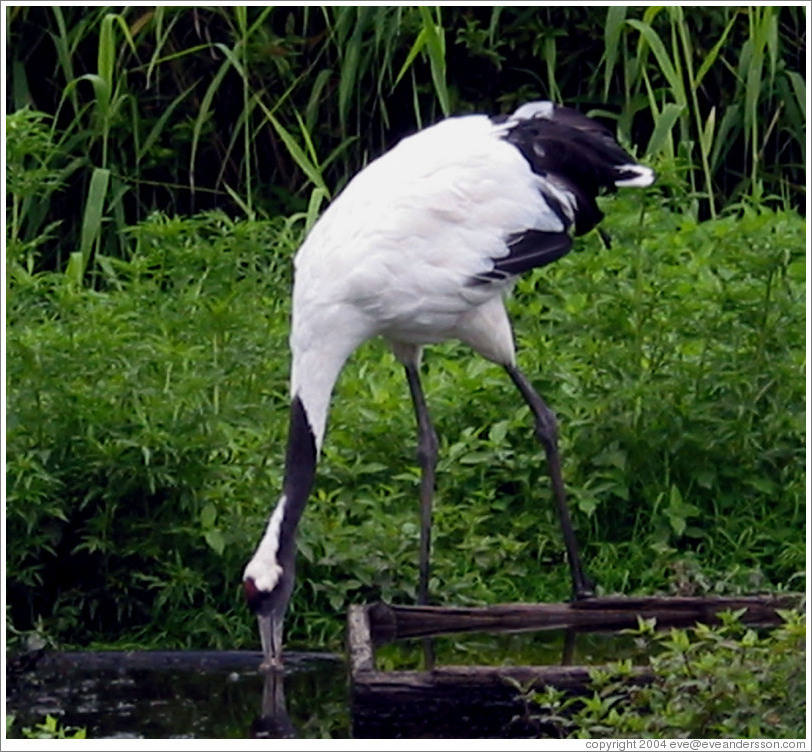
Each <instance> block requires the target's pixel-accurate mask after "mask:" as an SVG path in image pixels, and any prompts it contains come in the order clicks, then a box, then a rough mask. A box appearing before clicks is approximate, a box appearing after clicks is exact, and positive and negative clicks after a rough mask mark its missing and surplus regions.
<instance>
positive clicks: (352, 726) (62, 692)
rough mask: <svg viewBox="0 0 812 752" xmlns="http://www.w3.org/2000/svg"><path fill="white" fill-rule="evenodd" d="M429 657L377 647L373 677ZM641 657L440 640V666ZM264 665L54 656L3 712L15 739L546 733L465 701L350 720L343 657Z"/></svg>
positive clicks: (13, 688) (472, 638)
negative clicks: (47, 735) (49, 732)
mask: <svg viewBox="0 0 812 752" xmlns="http://www.w3.org/2000/svg"><path fill="white" fill-rule="evenodd" d="M425 647H426V644H425V641H421V640H407V641H398V642H396V643H392V644H390V645H386V646H383V647H380V648H378V649H377V650H376V664H377V669H378V670H379V671H398V670H425V669H426V660H427V658H426V654H425V652H424V651H425ZM638 652H639V651H638V650H637V648H636V647H635V644H634V641H633V639H632V638H630V637H629V636H627V635H619V634H577V635H573V634H572V633H570V635H569V636H567V635H565V633H564V632H562V631H558V630H557V631H541V632H526V633H519V634H517V633H512V634H484V633H473V634H465V635H449V636H444V637H441V638H434V639H433V640H432V653H433V660H434V662H435V665H438V666H439V665H490V666H494V665H514V666H515V665H558V664H562V663H565V664H578V665H589V664H593V665H594V664H599V663H606V662H609V661H612V660H617V659H619V658H631V659H632V660H634V661H637V660H638V659H640V658H642V657H643V656H642V655H639V654H638ZM259 661H260V654H259V653H258V652H250V651H218V652H211V651H209V652H195V651H183V652H152V651H145V652H86V653H83V652H76V653H51V654H48V655H45V656H44V657H42V658H40V659H39V660H38V661H37V662H36V663H35V664H34V665H33V666H32V667H30V668H28V669H27V670H24V671H23V670H19V669H12V668H9V669H8V672H7V678H8V685H7V688H8V691H7V712H8V713H11V714H14V715H16V716H17V718H18V727H25V726H34V725H35V724H37V723H40V722H42V720H43V719H44V717H45V716H46V715H52V716H55V717H57V718H58V719H59V720H60V721H61V723H62V724H64V725H68V726H79V727H84V728H86V729H87V736H88V738H102V737H107V738H164V739H167V738H169V739H171V738H210V739H213V738H216V739H226V738H242V739H245V738H251V737H291V736H296V737H299V738H350V737H353V736H354V737H357V738H362V737H365V736H374V737H376V738H398V737H405V738H413V737H418V736H419V737H426V736H428V737H434V738H442V737H449V736H450V737H461V736H463V737H464V736H467V737H472V738H476V737H522V736H531V735H533V734H534V733H536V731H534V729H536V730H537V728H538V727H537V726H533V725H532V724H530V725H528V724H527V723H525V720H526V719H525V718H523V717H522V715H523V707H525V706H523V705H522V704H521V703H518V704H512V705H505V706H499V707H497V706H496V705H494V706H487V707H484V708H483V707H472V704H471V700H470V698H466V697H463V696H461V697H460V698H459V699H460V703H459V707H456V706H455V707H454V708H449V709H445V708H443V709H434V710H441V712H440V713H439V714H433V713H432V710H433V709H432V708H431V707H429V706H426V707H422V706H421V705H417V706H414V705H412V706H410V707H408V708H407V707H403V708H397V707H391V706H389V707H385V708H381V709H380V711H381V712H378V711H377V710H375V709H374V708H373V709H372V715H370V709H369V708H366V709H362V708H360V707H356V708H353V703H352V700H351V692H350V686H349V669H348V666H347V664H346V662H345V660H344V659H343V658H342V657H341V656H337V655H334V654H325V653H287V654H286V665H285V670H284V674H283V675H282V674H278V673H277V674H270V675H266V674H260V673H259V672H258V670H257V667H258V665H259ZM524 712H525V713H526V712H527V710H526V708H525V710H524ZM433 717H436V718H437V719H438V721H437V722H436V723H435V722H434V721H432V720H430V719H431V718H433ZM469 717H470V718H471V719H473V720H475V723H472V722H471V721H466V720H465V719H466V718H469ZM451 718H453V719H454V720H455V724H453V725H447V724H446V723H445V722H444V721H446V720H448V719H451ZM456 721H460V722H461V723H456Z"/></svg>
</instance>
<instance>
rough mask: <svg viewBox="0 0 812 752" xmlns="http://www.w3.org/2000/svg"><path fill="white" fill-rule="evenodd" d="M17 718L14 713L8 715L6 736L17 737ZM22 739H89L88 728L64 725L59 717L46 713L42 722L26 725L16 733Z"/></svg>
mask: <svg viewBox="0 0 812 752" xmlns="http://www.w3.org/2000/svg"><path fill="white" fill-rule="evenodd" d="M15 722H16V718H15V716H13V715H7V716H6V736H7V737H8V738H10V739H13V738H15V734H14V733H13V732H14V730H15ZM16 736H17V738H20V739H87V730H86V729H84V728H77V727H75V726H63V725H62V724H61V723H60V722H59V720H58V719H57V718H54V717H53V716H52V715H46V716H45V720H44V721H43V722H42V723H38V724H36V725H35V726H33V727H30V726H26V727H24V728H22V729H20V731H19V734H17V735H16Z"/></svg>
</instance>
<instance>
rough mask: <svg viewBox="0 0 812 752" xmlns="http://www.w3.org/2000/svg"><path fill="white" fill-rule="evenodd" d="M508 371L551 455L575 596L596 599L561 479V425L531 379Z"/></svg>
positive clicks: (510, 368)
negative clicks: (559, 431)
mask: <svg viewBox="0 0 812 752" xmlns="http://www.w3.org/2000/svg"><path fill="white" fill-rule="evenodd" d="M505 369H506V370H507V372H508V374H509V375H510V378H511V379H512V380H513V383H514V384H515V385H516V386H517V388H518V389H519V391H520V392H521V394H522V397H524V399H525V402H527V404H528V406H529V407H530V410H531V411H532V413H533V416H534V418H535V431H536V437H537V438H538V440H539V441H540V442H541V445H542V446H543V447H544V451H545V453H546V455H547V467H548V470H549V472H550V480H551V482H552V485H553V495H554V496H555V503H556V505H557V506H558V517H559V519H560V521H561V531H562V533H563V534H564V545H565V546H566V548H567V559H568V560H569V565H570V573H571V574H572V588H573V595H574V596H575V598H576V599H579V598H589V597H591V596H593V595H594V590H595V585H594V584H593V582H592V581H591V580H590V579H589V577H587V576H586V575H585V574H584V568H583V565H582V564H581V555H580V553H579V552H578V542H577V541H576V540H575V532H574V530H573V529H572V520H571V519H570V512H569V508H568V507H567V496H566V492H565V490H564V480H563V478H562V475H561V460H560V458H559V455H558V424H557V421H556V418H555V414H554V413H553V411H552V410H550V408H549V407H547V404H546V403H545V402H544V400H543V399H542V398H541V396H540V395H539V393H538V392H537V391H536V390H535V389H534V388H533V386H532V384H531V383H530V381H529V380H528V379H527V377H526V376H525V375H524V374H523V373H522V372H521V371H520V370H519V369H518V368H516V366H505Z"/></svg>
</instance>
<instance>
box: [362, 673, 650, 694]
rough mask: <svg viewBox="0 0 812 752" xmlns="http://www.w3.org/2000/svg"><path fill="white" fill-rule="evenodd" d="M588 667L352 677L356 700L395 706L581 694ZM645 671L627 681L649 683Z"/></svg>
mask: <svg viewBox="0 0 812 752" xmlns="http://www.w3.org/2000/svg"><path fill="white" fill-rule="evenodd" d="M592 668H593V667H591V666H444V667H442V668H436V669H434V670H432V671H361V672H358V673H357V674H356V675H355V676H354V677H353V692H354V694H355V696H356V699H360V700H364V699H367V698H369V697H371V696H373V695H375V696H378V697H381V696H386V697H387V699H389V700H391V701H393V702H395V701H397V702H405V701H411V700H438V699H447V698H449V697H453V698H459V697H460V696H461V693H462V694H467V695H468V696H469V698H470V696H471V695H472V694H477V695H482V696H483V697H487V698H489V699H493V698H501V699H512V698H514V697H515V696H516V695H517V693H518V692H517V690H518V688H519V687H520V688H521V689H523V690H528V689H540V688H542V687H545V686H552V687H556V688H558V689H563V690H567V691H580V690H583V689H584V688H585V687H586V686H587V684H588V683H589V681H590V679H589V672H590V671H591V670H592ZM651 678H652V673H651V670H650V669H648V668H647V667H643V666H637V667H633V668H632V671H631V673H630V674H629V681H630V682H632V683H638V684H643V683H646V682H649V681H651Z"/></svg>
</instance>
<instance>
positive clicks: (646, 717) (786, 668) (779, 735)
mask: <svg viewBox="0 0 812 752" xmlns="http://www.w3.org/2000/svg"><path fill="white" fill-rule="evenodd" d="M740 616H741V614H740V613H739V614H736V613H733V614H727V615H726V616H725V615H723V616H722V624H721V626H718V627H709V626H706V625H701V624H699V625H697V626H696V627H695V628H693V629H672V630H670V631H665V632H657V631H655V629H654V624H653V622H651V623H646V622H643V623H641V625H640V628H639V629H638V630H637V631H636V635H637V639H638V640H639V641H640V642H641V643H642V645H643V646H644V647H645V648H646V649H647V650H648V651H649V653H650V658H649V667H650V668H651V670H652V672H653V675H654V678H653V681H652V682H651V683H647V684H644V685H635V684H633V683H631V682H629V678H630V665H629V663H628V662H623V663H616V664H612V665H610V666H609V667H608V668H606V669H600V670H597V669H596V670H593V671H592V674H591V685H590V687H589V689H588V692H587V694H586V696H584V697H573V696H569V697H568V696H566V695H565V694H564V693H562V692H561V691H558V690H555V689H552V688H548V689H547V690H546V691H545V692H537V693H534V694H532V696H531V699H532V702H533V703H534V704H535V706H536V708H537V709H538V710H541V712H540V713H538V714H537V715H535V718H536V720H538V721H540V722H542V723H544V724H546V726H547V727H549V726H551V725H552V726H553V727H554V728H556V729H557V731H558V733H559V734H560V735H562V736H569V737H576V738H655V739H661V738H669V737H670V738H700V739H719V738H723V739H724V738H731V737H733V738H737V737H744V738H750V739H753V738H768V739H787V738H789V739H793V738H798V739H800V738H803V737H804V736H805V735H806V712H805V706H804V697H805V694H806V688H805V683H806V681H805V671H804V662H803V660H799V657H800V656H802V655H803V651H804V646H805V643H806V623H805V619H804V616H803V614H802V613H800V612H796V611H787V612H784V613H782V617H783V618H784V624H783V625H782V626H780V627H778V628H776V629H775V630H773V631H767V632H763V633H759V632H758V631H756V630H753V629H749V628H747V627H745V626H744V625H742V624H741V622H740V621H739V617H740Z"/></svg>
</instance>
